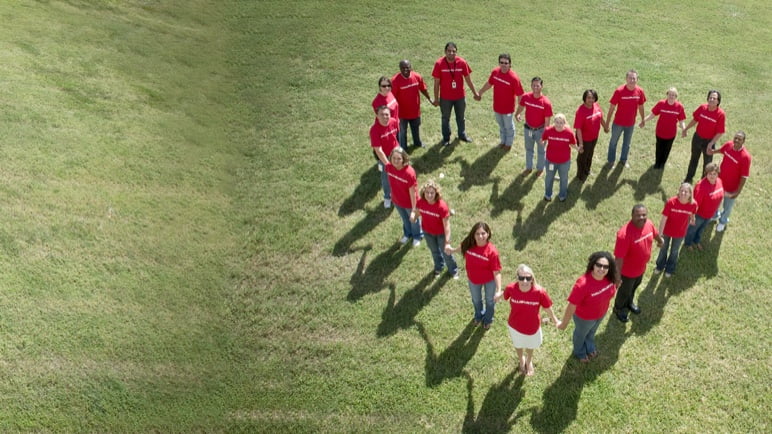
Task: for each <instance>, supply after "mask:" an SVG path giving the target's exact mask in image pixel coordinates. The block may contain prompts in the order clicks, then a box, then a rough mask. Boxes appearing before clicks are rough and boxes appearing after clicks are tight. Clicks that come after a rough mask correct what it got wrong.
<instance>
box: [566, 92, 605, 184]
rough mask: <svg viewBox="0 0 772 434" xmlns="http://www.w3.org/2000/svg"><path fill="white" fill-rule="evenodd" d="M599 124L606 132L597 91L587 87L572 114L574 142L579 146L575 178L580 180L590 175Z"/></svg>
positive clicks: (584, 179)
mask: <svg viewBox="0 0 772 434" xmlns="http://www.w3.org/2000/svg"><path fill="white" fill-rule="evenodd" d="M601 126H602V127H603V131H605V132H607V133H608V125H607V124H606V120H605V119H604V118H603V110H602V109H601V108H600V104H598V92H596V91H595V89H587V90H585V91H584V93H583V94H582V105H580V106H579V108H577V109H576V115H574V131H575V133H576V144H577V146H578V147H579V154H577V156H576V178H577V179H578V180H580V181H582V182H584V181H586V180H587V177H588V176H590V169H591V168H592V156H593V154H594V153H595V145H596V144H597V143H598V135H599V134H600V127H601Z"/></svg>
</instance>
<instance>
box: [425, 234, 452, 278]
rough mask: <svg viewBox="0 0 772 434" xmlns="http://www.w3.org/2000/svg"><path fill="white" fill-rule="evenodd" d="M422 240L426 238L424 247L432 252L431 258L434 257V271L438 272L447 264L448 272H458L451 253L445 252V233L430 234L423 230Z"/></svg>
mask: <svg viewBox="0 0 772 434" xmlns="http://www.w3.org/2000/svg"><path fill="white" fill-rule="evenodd" d="M424 240H426V247H428V248H429V251H430V252H432V259H434V272H435V273H439V272H440V271H442V269H443V268H445V266H446V265H447V266H448V273H450V274H452V275H453V274H456V273H458V264H456V260H455V259H454V258H453V255H447V254H445V234H442V235H432V234H430V233H426V232H424Z"/></svg>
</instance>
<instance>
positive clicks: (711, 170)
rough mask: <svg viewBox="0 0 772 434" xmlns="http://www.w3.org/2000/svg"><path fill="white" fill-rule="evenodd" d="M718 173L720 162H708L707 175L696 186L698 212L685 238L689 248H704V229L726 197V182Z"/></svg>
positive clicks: (695, 198) (685, 243)
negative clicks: (724, 182) (702, 239)
mask: <svg viewBox="0 0 772 434" xmlns="http://www.w3.org/2000/svg"><path fill="white" fill-rule="evenodd" d="M718 174H719V171H718V163H714V162H710V163H708V165H707V166H705V177H704V178H702V180H701V181H700V182H698V183H697V186H696V187H694V201H695V202H697V213H696V215H695V216H694V224H693V225H689V229H688V230H687V231H686V238H685V239H684V246H686V248H687V249H689V250H693V249H694V248H695V247H696V248H697V250H702V244H700V239H701V238H702V231H703V230H705V227H706V226H707V225H708V222H710V219H712V218H713V216H714V215H715V214H716V212H717V211H718V207H719V206H721V201H722V200H723V199H724V184H723V183H722V182H721V178H719V176H718Z"/></svg>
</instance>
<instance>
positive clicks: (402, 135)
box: [399, 116, 422, 149]
mask: <svg viewBox="0 0 772 434" xmlns="http://www.w3.org/2000/svg"><path fill="white" fill-rule="evenodd" d="M408 124H410V134H412V135H413V146H422V143H421V133H420V128H419V127H420V126H421V117H420V116H419V117H417V118H415V119H400V120H399V146H400V147H401V148H402V149H407V125H408Z"/></svg>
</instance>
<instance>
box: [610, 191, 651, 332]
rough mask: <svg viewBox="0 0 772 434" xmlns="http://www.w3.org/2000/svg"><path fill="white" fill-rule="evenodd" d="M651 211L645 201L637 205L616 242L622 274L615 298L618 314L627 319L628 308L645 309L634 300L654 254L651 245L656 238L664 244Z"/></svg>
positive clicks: (619, 276) (615, 252)
mask: <svg viewBox="0 0 772 434" xmlns="http://www.w3.org/2000/svg"><path fill="white" fill-rule="evenodd" d="M648 213H649V211H648V210H647V209H646V206H644V205H643V204H640V203H639V204H637V205H635V206H634V207H633V212H632V218H631V219H630V221H629V222H627V223H625V224H624V225H623V226H622V227H621V228H620V229H619V231H617V239H616V244H615V245H614V260H615V261H616V263H617V269H618V270H619V274H618V275H617V276H615V278H616V280H617V285H618V286H619V291H617V297H616V299H615V300H614V314H615V315H616V317H617V319H618V320H619V321H622V322H623V323H624V322H627V321H628V320H629V319H628V317H627V311H628V310H629V311H630V312H632V313H634V314H636V315H637V314H639V313H641V309H640V308H639V307H638V306H636V304H635V303H634V302H633V300H634V297H635V290H636V289H638V286H639V285H640V284H641V281H642V280H643V273H644V272H645V271H646V263H647V262H649V259H650V258H651V246H652V244H653V243H654V241H656V242H657V247H662V242H663V240H662V236H661V235H660V234H659V231H658V230H657V228H656V227H655V226H654V223H652V222H651V220H649V219H648V218H647V217H648Z"/></svg>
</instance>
